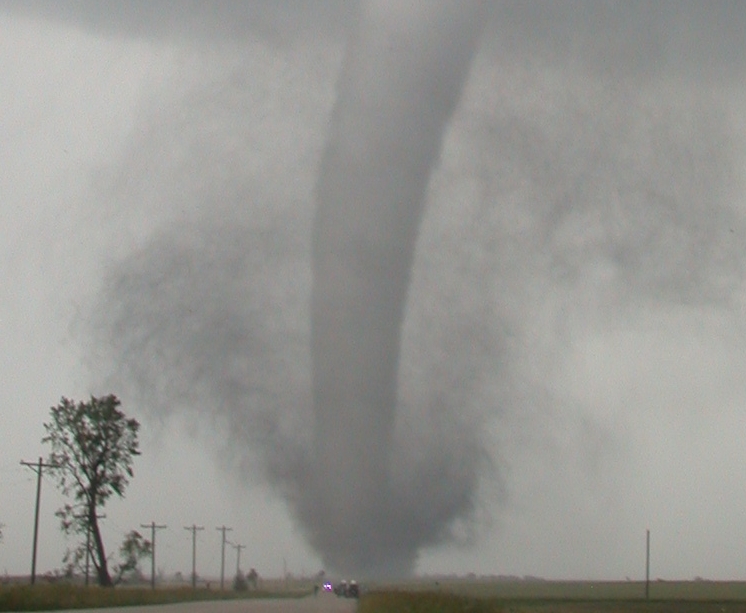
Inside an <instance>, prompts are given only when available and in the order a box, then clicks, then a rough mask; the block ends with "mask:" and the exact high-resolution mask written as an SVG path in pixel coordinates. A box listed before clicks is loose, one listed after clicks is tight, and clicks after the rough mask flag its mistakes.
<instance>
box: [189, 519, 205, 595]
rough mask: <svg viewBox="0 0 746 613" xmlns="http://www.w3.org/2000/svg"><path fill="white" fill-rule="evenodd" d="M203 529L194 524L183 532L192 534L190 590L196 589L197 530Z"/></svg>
mask: <svg viewBox="0 0 746 613" xmlns="http://www.w3.org/2000/svg"><path fill="white" fill-rule="evenodd" d="M204 529H205V527H204V526H198V525H196V524H192V525H191V526H184V530H190V531H191V533H192V589H194V588H196V587H197V530H204Z"/></svg>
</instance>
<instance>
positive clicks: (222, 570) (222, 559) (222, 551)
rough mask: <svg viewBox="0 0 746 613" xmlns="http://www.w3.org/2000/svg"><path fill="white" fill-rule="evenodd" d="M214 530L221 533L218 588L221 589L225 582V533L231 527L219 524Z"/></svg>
mask: <svg viewBox="0 0 746 613" xmlns="http://www.w3.org/2000/svg"><path fill="white" fill-rule="evenodd" d="M215 530H218V531H220V532H222V533H223V541H222V547H221V549H220V590H221V591H222V590H223V585H224V583H225V533H226V532H230V531H231V530H233V528H226V527H225V526H220V528H215Z"/></svg>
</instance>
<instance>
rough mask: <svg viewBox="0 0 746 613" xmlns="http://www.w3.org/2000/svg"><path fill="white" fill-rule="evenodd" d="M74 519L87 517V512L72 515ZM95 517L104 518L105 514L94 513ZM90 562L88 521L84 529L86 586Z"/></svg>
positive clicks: (89, 529)
mask: <svg viewBox="0 0 746 613" xmlns="http://www.w3.org/2000/svg"><path fill="white" fill-rule="evenodd" d="M73 517H75V518H76V519H84V518H86V517H88V514H87V513H84V514H82V515H74V516H73ZM96 519H106V514H105V513H104V514H102V515H96ZM90 563H91V522H88V523H87V525H86V531H85V584H86V587H87V586H88V578H89V573H90Z"/></svg>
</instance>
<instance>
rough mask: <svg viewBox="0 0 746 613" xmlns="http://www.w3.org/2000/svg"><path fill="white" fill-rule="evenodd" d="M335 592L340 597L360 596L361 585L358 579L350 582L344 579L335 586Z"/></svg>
mask: <svg viewBox="0 0 746 613" xmlns="http://www.w3.org/2000/svg"><path fill="white" fill-rule="evenodd" d="M334 593H335V594H336V595H337V596H339V597H340V598H360V586H359V585H358V584H357V581H350V582H349V583H348V582H347V581H345V580H344V579H343V580H342V581H340V582H339V583H337V584H336V585H335V586H334Z"/></svg>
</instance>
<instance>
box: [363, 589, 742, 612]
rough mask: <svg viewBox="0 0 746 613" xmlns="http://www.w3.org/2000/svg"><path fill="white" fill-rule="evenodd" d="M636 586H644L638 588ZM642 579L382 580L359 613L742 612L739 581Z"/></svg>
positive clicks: (371, 592) (366, 598) (366, 593)
mask: <svg viewBox="0 0 746 613" xmlns="http://www.w3.org/2000/svg"><path fill="white" fill-rule="evenodd" d="M640 587H642V588H643V590H642V591H640V589H639V588H640ZM655 587H656V588H657V589H656V590H653V585H652V584H651V589H650V599H645V598H644V583H637V584H635V583H634V582H631V583H630V582H600V583H599V582H593V583H591V582H531V581H517V582H513V581H509V582H502V581H484V582H480V581H476V582H472V581H454V582H448V581H447V582H445V584H444V583H443V582H441V581H439V582H437V586H436V587H435V588H433V584H432V583H430V584H429V585H427V586H425V585H420V586H414V585H409V586H407V587H402V586H399V587H391V586H385V587H384V586H380V587H379V588H372V589H370V590H367V591H366V592H365V593H364V594H363V595H362V596H361V598H360V603H359V606H358V609H357V613H592V612H593V613H596V612H597V613H700V612H701V613H746V584H744V583H742V582H709V581H703V582H686V581H683V582H661V583H656V585H655Z"/></svg>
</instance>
